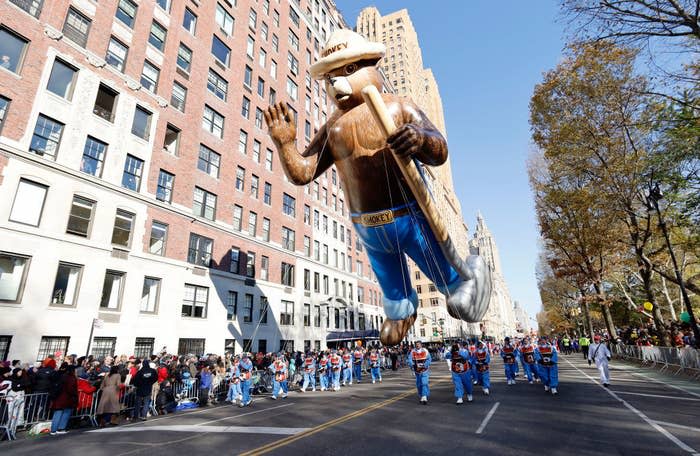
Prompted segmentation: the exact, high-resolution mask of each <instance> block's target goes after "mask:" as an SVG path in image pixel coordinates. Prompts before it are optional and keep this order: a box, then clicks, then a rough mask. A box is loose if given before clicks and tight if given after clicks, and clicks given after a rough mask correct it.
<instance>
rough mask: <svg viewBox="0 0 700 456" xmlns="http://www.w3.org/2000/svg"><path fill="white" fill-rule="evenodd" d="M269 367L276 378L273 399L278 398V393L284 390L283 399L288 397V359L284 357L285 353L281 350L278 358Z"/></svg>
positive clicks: (273, 383)
mask: <svg viewBox="0 0 700 456" xmlns="http://www.w3.org/2000/svg"><path fill="white" fill-rule="evenodd" d="M269 369H270V370H271V371H272V373H273V375H274V378H273V380H272V399H277V394H278V393H279V392H280V389H281V390H282V399H286V398H287V391H288V388H287V373H288V369H287V361H286V360H285V359H284V353H282V352H280V353H279V354H278V355H277V359H276V360H275V361H274V362H273V363H272V364H270V367H269Z"/></svg>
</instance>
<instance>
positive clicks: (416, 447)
mask: <svg viewBox="0 0 700 456" xmlns="http://www.w3.org/2000/svg"><path fill="white" fill-rule="evenodd" d="M611 367H612V369H611V377H612V381H611V383H612V385H611V388H610V389H605V388H603V387H602V386H600V385H599V384H598V383H597V382H598V374H597V371H596V370H595V369H593V368H590V367H588V365H587V364H586V363H584V361H583V358H582V356H581V355H575V354H572V355H569V356H563V355H562V356H560V363H559V377H560V386H559V394H558V395H557V396H551V395H549V394H546V393H545V392H544V391H543V387H542V386H541V385H539V384H535V385H529V384H528V383H527V382H526V381H524V380H522V377H519V378H518V381H517V384H516V385H512V386H508V385H506V383H505V377H504V374H503V369H502V366H501V364H500V362H495V363H494V364H493V365H492V370H491V372H492V386H491V395H490V396H484V395H483V394H482V393H481V388H480V387H476V388H475V394H474V402H472V403H466V402H465V403H464V404H462V405H456V404H455V398H454V397H453V386H452V382H451V379H450V377H449V373H448V371H447V366H446V363H445V362H444V361H443V362H436V363H434V364H433V368H432V375H431V380H430V383H431V395H430V401H429V404H428V405H420V404H419V403H418V396H417V394H416V392H415V388H414V380H413V377H412V375H411V374H410V372H409V371H408V370H406V369H404V370H400V371H399V372H397V373H392V372H388V373H386V374H385V377H384V382H383V383H382V384H374V385H372V384H371V383H366V382H363V383H361V384H359V385H358V384H353V385H352V386H349V387H344V388H342V389H341V391H340V392H323V393H321V392H320V391H317V392H314V393H310V392H306V393H303V394H302V393H296V392H294V393H290V395H289V397H288V398H287V399H285V400H277V401H273V400H271V399H269V398H257V399H256V400H255V402H254V404H253V406H252V407H249V408H238V407H234V406H230V405H225V406H218V407H209V408H203V409H195V410H192V411H188V412H182V413H178V414H174V415H166V416H163V417H155V418H151V419H149V421H147V422H145V423H140V422H139V423H134V424H127V425H121V426H117V427H112V428H107V429H98V430H91V429H86V430H76V431H71V432H70V433H68V434H67V435H64V436H42V437H37V438H31V439H28V438H25V439H23V438H22V437H20V440H17V441H14V442H0V453H2V454H3V455H25V454H26V455H32V456H34V455H36V454H51V455H71V456H72V455H76V456H80V455H90V456H94V455H95V454H109V455H110V456H118V455H141V454H143V455H148V456H156V455H187V456H190V455H199V454H210V455H211V454H217V455H218V454H225V455H230V454H250V455H252V454H273V455H297V454H298V455H302V454H303V455H306V454H315V455H346V454H347V455H354V456H356V455H375V454H383V455H390V454H420V455H433V454H448V453H451V454H459V455H461V454H478V455H529V454H538V455H541V454H545V455H567V456H571V455H599V454H606V455H635V456H639V455H651V454H653V455H699V456H700V427H699V426H700V425H699V424H698V418H699V417H700V385H699V384H698V383H692V382H689V381H682V380H679V379H677V378H672V377H670V376H665V375H662V374H659V373H657V372H654V371H651V370H648V369H641V368H639V367H636V366H632V365H629V364H621V363H617V362H613V363H612V366H611ZM669 381H670V383H669ZM47 451H48V452H47Z"/></svg>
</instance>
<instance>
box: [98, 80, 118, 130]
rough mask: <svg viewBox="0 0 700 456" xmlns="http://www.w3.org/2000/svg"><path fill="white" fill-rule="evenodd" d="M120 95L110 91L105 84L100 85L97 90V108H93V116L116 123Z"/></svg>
mask: <svg viewBox="0 0 700 456" xmlns="http://www.w3.org/2000/svg"><path fill="white" fill-rule="evenodd" d="M118 96H119V94H118V93H117V92H115V91H114V90H112V89H110V88H109V87H107V86H106V85H104V84H100V87H99V88H98V89H97V97H95V106H93V108H92V112H93V114H96V115H98V116H100V117H102V118H103V119H105V120H106V121H108V122H113V121H114V108H115V106H116V104H117V97H118Z"/></svg>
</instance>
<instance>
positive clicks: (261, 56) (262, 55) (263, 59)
mask: <svg viewBox="0 0 700 456" xmlns="http://www.w3.org/2000/svg"><path fill="white" fill-rule="evenodd" d="M266 63H267V52H265V49H262V48H260V52H258V65H260V66H261V67H263V68H265V64H266Z"/></svg>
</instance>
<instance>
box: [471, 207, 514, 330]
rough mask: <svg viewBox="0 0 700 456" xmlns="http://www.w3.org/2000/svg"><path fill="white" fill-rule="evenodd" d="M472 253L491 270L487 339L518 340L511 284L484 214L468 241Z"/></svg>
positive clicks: (485, 328)
mask: <svg viewBox="0 0 700 456" xmlns="http://www.w3.org/2000/svg"><path fill="white" fill-rule="evenodd" d="M469 249H470V251H471V253H472V254H474V255H481V257H482V258H483V259H484V261H485V262H486V264H488V265H489V267H490V268H491V276H492V280H493V291H492V292H491V301H490V302H489V307H488V310H487V311H486V316H485V317H484V320H483V322H482V323H481V332H482V334H485V335H486V336H490V337H494V338H496V339H497V340H501V339H503V338H504V337H506V336H515V335H516V330H517V322H516V317H515V312H514V304H513V300H512V299H511V297H510V291H508V284H506V280H505V278H504V277H503V271H502V270H501V257H500V255H499V254H498V247H497V246H496V240H495V239H494V237H493V235H492V234H491V231H490V230H489V229H488V227H487V226H486V222H484V218H483V217H482V216H481V213H479V214H478V215H477V219H476V230H475V231H474V237H473V238H472V239H471V240H470V241H469Z"/></svg>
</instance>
